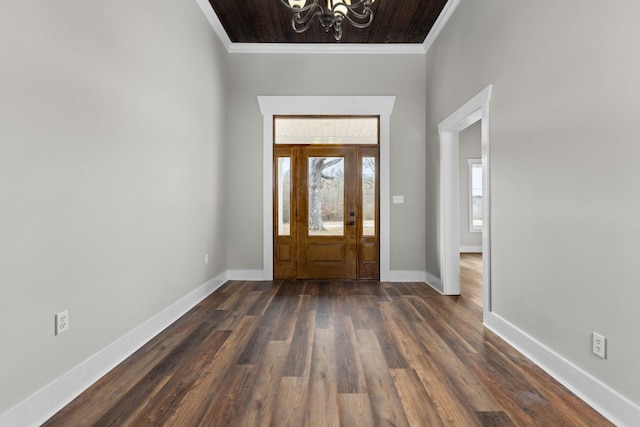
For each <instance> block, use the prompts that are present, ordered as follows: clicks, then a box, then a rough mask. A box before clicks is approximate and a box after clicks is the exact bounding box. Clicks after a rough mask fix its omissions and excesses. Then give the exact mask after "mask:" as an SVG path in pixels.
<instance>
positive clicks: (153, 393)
mask: <svg viewBox="0 0 640 427" xmlns="http://www.w3.org/2000/svg"><path fill="white" fill-rule="evenodd" d="M481 265H482V261H481V256H479V255H473V254H468V255H464V256H463V257H462V265H461V277H462V296H460V297H443V296H440V295H438V294H437V293H436V292H435V291H433V290H432V289H430V288H429V287H428V286H426V285H425V284H421V283H381V282H354V281H346V282H340V281H300V282H283V281H275V282H228V283H226V284H225V285H224V286H222V287H221V288H220V289H218V290H217V291H216V292H214V293H213V294H212V295H210V296H209V297H208V298H207V299H205V300H204V301H202V302H201V303H200V304H199V305H198V306H196V307H195V308H194V309H193V310H191V311H190V312H189V313H187V314H186V315H185V316H183V317H182V318H181V319H179V320H178V321H177V322H175V323H174V324H173V325H171V326H170V327H168V328H167V329H166V330H165V331H163V332H162V333H161V334H159V335H158V336H157V337H156V338H154V339H153V340H152V341H150V342H149V343H148V344H146V345H145V346H144V347H142V348H141V349H140V350H139V351H137V352H136V353H135V354H134V355H132V356H131V357H130V358H128V359H127V360H125V361H124V362H123V363H122V364H120V365H119V366H118V367H116V368H115V369H114V370H113V371H111V372H110V373H108V374H107V375H106V376H105V377H103V378H102V379H101V380H100V381H98V382H97V383H96V384H94V385H93V386H92V387H91V388H90V389H88V390H87V391H86V392H84V393H83V394H81V395H80V396H79V397H78V398H77V399H75V400H74V401H73V402H71V403H70V404H69V405H68V406H67V407H65V408H64V409H63V410H62V411H60V412H59V413H58V414H56V415H55V416H54V417H52V418H51V419H50V420H49V421H48V422H47V423H45V424H44V425H45V426H146V425H150V426H322V427H324V426H339V425H342V426H465V427H466V426H589V427H593V426H609V425H612V424H610V423H609V422H607V421H606V420H605V419H604V418H602V417H601V416H600V415H599V414H598V413H597V412H595V411H594V410H593V409H591V408H590V407H589V406H587V405H586V404H585V403H583V402H582V401H580V400H579V399H578V398H577V397H576V396H575V395H573V394H572V393H570V392H569V391H567V390H566V389H565V388H564V387H563V386H561V385H560V384H559V383H557V382H556V381H555V380H553V379H552V378H551V377H549V376H548V375H546V374H545V373H544V372H543V371H542V370H541V369H540V368H538V367H537V366H535V365H534V364H532V362H530V361H529V360H528V359H526V358H525V357H524V356H522V355H521V354H520V353H518V352H517V351H515V350H514V349H513V348H511V347H510V346H509V345H507V344H506V343H505V342H503V341H502V340H501V339H499V338H498V337H496V336H495V335H494V334H493V333H491V332H490V331H488V330H486V329H485V328H483V327H482V324H481V317H482V307H481V304H482V290H481V279H480V276H479V269H481Z"/></svg>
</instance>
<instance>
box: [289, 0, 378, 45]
mask: <svg viewBox="0 0 640 427" xmlns="http://www.w3.org/2000/svg"><path fill="white" fill-rule="evenodd" d="M318 1H319V0H312V2H311V3H309V4H307V0H280V3H282V4H283V5H284V6H285V7H286V8H287V9H289V10H290V11H291V12H293V16H292V17H291V27H293V30H294V31H295V32H296V33H303V32H305V31H307V30H308V29H309V27H311V25H312V24H313V19H314V18H315V17H316V16H317V17H318V19H319V20H320V24H321V25H322V27H323V28H324V30H325V31H326V32H329V29H331V28H333V36H334V37H335V39H336V40H338V41H340V39H341V38H342V22H343V21H344V20H347V21H348V22H349V23H351V25H353V26H354V27H356V28H367V27H368V26H369V25H371V22H372V21H373V11H372V10H371V5H372V4H373V3H374V2H375V1H376V0H354V2H353V3H352V0H326V2H327V7H326V9H324V8H323V7H322V6H320V4H318Z"/></svg>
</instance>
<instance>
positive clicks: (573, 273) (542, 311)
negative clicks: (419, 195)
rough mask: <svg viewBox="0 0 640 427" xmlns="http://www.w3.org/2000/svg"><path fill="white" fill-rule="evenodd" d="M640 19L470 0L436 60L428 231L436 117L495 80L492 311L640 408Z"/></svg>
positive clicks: (431, 266) (602, 9)
mask: <svg viewBox="0 0 640 427" xmlns="http://www.w3.org/2000/svg"><path fill="white" fill-rule="evenodd" d="M638 16H640V3H639V2H637V1H632V0H627V1H622V0H621V1H619V2H615V4H610V3H606V4H605V3H602V2H596V1H586V2H585V1H582V0H567V1H563V2H557V1H550V0H545V1H540V2H506V1H500V0H487V1H483V2H478V1H473V0H463V1H462V2H461V4H460V6H459V7H458V8H457V10H456V11H455V13H454V15H453V17H452V19H451V20H450V21H449V22H448V24H447V26H446V27H445V29H444V31H443V32H442V33H441V34H440V36H439V37H438V38H437V40H436V43H435V44H434V46H433V48H432V49H431V50H430V51H429V53H428V54H427V58H426V63H427V69H426V82H427V88H426V94H427V143H428V148H427V157H426V158H427V181H426V182H427V207H428V210H427V221H426V224H427V234H428V235H433V234H434V233H436V232H437V228H434V225H435V218H436V215H437V209H438V197H437V186H438V170H439V169H438V168H439V166H438V156H439V153H438V150H439V149H438V134H437V124H438V122H439V121H441V120H442V119H444V118H446V117H447V116H448V115H449V114H451V113H452V112H453V111H454V110H455V109H456V108H458V107H459V106H460V105H462V104H464V103H465V102H466V101H467V100H468V99H469V98H471V97H472V96H474V95H475V94H477V93H478V92H479V91H480V90H482V89H483V88H485V87H486V86H487V85H488V84H490V83H492V84H493V85H494V92H493V97H492V101H491V118H490V126H491V156H492V160H491V161H492V163H491V173H492V183H491V189H492V203H491V210H492V223H491V227H492V230H493V231H492V236H491V238H492V245H493V246H492V260H493V262H492V275H493V277H492V290H493V309H494V311H495V312H496V314H498V315H500V316H502V317H503V318H505V319H506V320H508V321H509V322H511V323H512V324H514V325H515V326H517V327H519V328H520V329H522V330H523V331H524V332H526V333H528V334H529V335H531V336H532V337H533V338H535V339H537V340H539V341H540V342H542V343H543V344H544V345H546V346H548V347H549V348H550V349H552V350H553V351H555V352H556V353H558V354H559V355H560V356H562V357H564V358H566V359H568V360H569V361H571V362H572V363H574V364H575V365H577V366H579V367H580V368H582V369H584V370H586V371H587V372H589V373H590V374H592V375H593V376H594V377H596V378H598V379H600V380H601V381H603V382H604V383H605V384H607V385H609V386H610V387H612V388H613V389H615V390H617V391H618V392H620V393H621V394H622V395H624V396H626V397H628V398H629V399H630V400H632V401H633V402H634V403H636V404H640V388H639V387H638V384H639V383H640V370H639V369H638V360H640V341H639V340H638V339H637V337H638V332H637V326H638V324H639V323H640V311H639V310H638V301H640V287H639V286H638V283H640V270H638V268H637V259H636V258H637V247H636V244H635V243H636V242H637V241H638V240H639V239H640V227H639V226H638V224H639V223H638V218H640V197H638V189H639V188H640V178H639V177H640V175H638V158H640V144H638V141H640V128H639V127H638V126H637V125H636V124H635V123H636V122H637V116H638V95H639V91H638V76H640V55H638V54H637V52H640V26H638V25H637V17H638ZM437 250H438V249H437V246H436V245H435V241H434V240H431V239H428V240H427V269H428V270H429V271H431V272H433V273H434V274H437V270H438V267H437V265H438V263H437V259H438V253H437ZM591 331H598V332H599V333H601V334H604V335H605V336H607V338H608V339H609V357H608V360H606V361H605V360H601V359H598V358H596V357H595V356H593V355H592V354H591V352H590V343H591V338H590V334H591Z"/></svg>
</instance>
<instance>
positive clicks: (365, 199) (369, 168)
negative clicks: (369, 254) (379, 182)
mask: <svg viewBox="0 0 640 427" xmlns="http://www.w3.org/2000/svg"><path fill="white" fill-rule="evenodd" d="M375 234H376V158H375V157H363V158H362V235H363V236H375Z"/></svg>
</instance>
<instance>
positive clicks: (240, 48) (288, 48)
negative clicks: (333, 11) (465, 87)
mask: <svg viewBox="0 0 640 427" xmlns="http://www.w3.org/2000/svg"><path fill="white" fill-rule="evenodd" d="M460 1H461V0H449V1H448V2H447V4H446V5H445V7H444V9H442V12H441V13H440V15H439V16H438V19H437V20H436V22H435V23H434V24H433V28H431V31H429V34H427V37H426V38H425V40H424V42H423V43H398V44H382V43H378V44H351V43H350V44H340V43H336V44H325V43H235V42H232V41H231V39H230V38H229V35H228V34H227V32H226V31H225V29H224V27H223V26H222V23H221V22H220V19H219V18H218V15H216V13H215V11H214V10H213V7H211V4H210V3H209V1H208V0H196V2H197V3H198V5H199V6H200V9H202V12H203V13H204V16H205V17H206V18H207V20H208V21H209V24H211V27H212V28H213V30H214V31H215V33H216V34H217V35H218V38H219V39H220V41H221V42H222V44H223V45H224V47H225V49H226V50H227V52H229V53H267V54H268V53H312V54H319V53H330V54H336V53H338V54H339V53H346V54H378V55H379V54H404V55H407V54H422V55H424V54H425V53H427V52H428V51H429V49H430V48H431V45H432V44H433V42H434V41H435V39H436V38H437V37H438V34H440V31H442V29H443V28H444V26H445V24H446V23H447V21H448V20H449V18H450V17H451V15H452V14H453V12H454V11H455V9H456V8H457V7H458V4H460Z"/></svg>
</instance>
